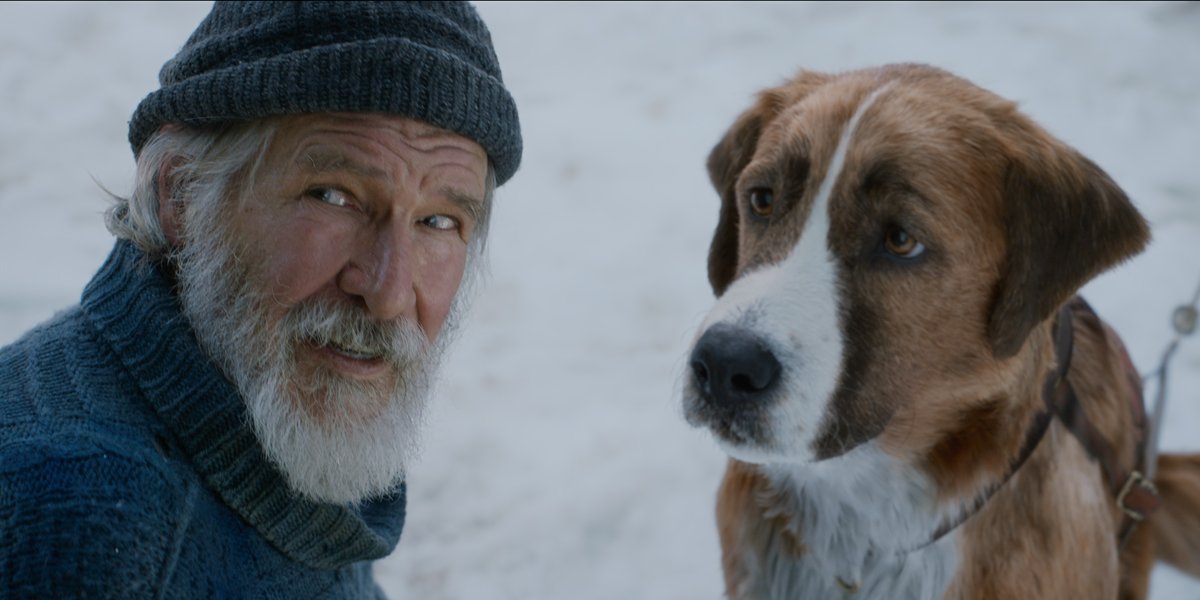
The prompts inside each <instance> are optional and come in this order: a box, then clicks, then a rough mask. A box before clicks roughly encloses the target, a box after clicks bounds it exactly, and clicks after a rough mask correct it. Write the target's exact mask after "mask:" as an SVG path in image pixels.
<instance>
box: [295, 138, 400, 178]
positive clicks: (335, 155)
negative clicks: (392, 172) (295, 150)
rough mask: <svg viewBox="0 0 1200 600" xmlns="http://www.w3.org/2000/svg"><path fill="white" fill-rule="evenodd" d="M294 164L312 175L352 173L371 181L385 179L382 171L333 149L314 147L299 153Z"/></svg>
mask: <svg viewBox="0 0 1200 600" xmlns="http://www.w3.org/2000/svg"><path fill="white" fill-rule="evenodd" d="M296 164H297V165H298V166H299V167H300V168H301V169H304V170H305V171H311V172H314V173H339V172H345V173H352V174H354V175H359V176H362V177H369V178H371V179H387V178H388V174H387V172H386V171H384V170H383V169H380V168H378V167H373V166H371V165H367V164H364V163H361V162H359V161H356V160H354V159H353V158H350V157H349V156H346V155H345V154H344V153H342V152H339V151H338V150H336V149H334V148H328V147H321V146H316V147H313V148H309V149H307V150H305V151H303V152H301V153H300V154H299V155H298V156H297V157H296Z"/></svg>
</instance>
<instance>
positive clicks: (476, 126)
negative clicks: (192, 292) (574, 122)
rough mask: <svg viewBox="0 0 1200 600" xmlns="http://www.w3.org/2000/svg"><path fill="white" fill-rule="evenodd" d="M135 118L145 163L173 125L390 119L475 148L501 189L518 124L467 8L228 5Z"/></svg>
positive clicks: (162, 76)
mask: <svg viewBox="0 0 1200 600" xmlns="http://www.w3.org/2000/svg"><path fill="white" fill-rule="evenodd" d="M158 78H159V82H160V83H161V85H162V87H161V88H160V89H158V90H156V91H154V92H152V93H151V94H150V95H148V96H146V98H145V99H143V100H142V102H141V104H139V105H138V107H137V110H136V111H134V113H133V118H132V120H131V121H130V122H129V143H130V145H132V146H133V153H134V155H135V156H136V155H138V154H139V153H140V152H141V150H142V146H143V145H145V143H146V140H147V139H149V138H150V136H151V135H152V134H153V133H154V132H155V131H157V130H158V129H159V127H161V126H162V125H164V124H166V123H182V124H185V125H190V126H202V125H209V124H215V123H225V122H230V121H245V120H250V119H256V118H262V117H268V116H274V115H288V114H296V113H312V112H381V113H391V114H397V115H402V116H406V117H411V118H415V119H419V120H421V121H424V122H426V123H429V124H431V125H435V126H437V127H441V128H443V129H447V130H450V131H453V132H456V133H459V134H461V135H463V136H464V137H467V138H469V139H472V140H474V141H475V142H476V143H478V144H479V145H480V146H482V147H483V149H484V150H485V151H487V154H488V156H489V157H490V158H491V161H492V164H493V165H494V166H495V169H496V181H497V183H498V184H500V183H504V182H505V181H507V180H508V179H509V178H510V177H512V175H513V173H515V172H516V170H517V166H518V165H519V164H520V163H521V124H520V122H519V120H518V118H517V107H516V103H515V102H513V98H512V96H511V95H509V93H508V90H507V89H505V87H504V81H503V80H502V79H501V76H500V64H499V61H498V60H497V59H496V53H495V50H494V49H493V47H492V38H491V34H490V33H489V32H488V29H487V26H486V25H485V24H484V22H483V20H482V19H481V18H480V17H479V14H478V13H477V12H476V11H475V8H474V7H473V6H471V5H470V4H468V3H466V2H350V1H346V2H336V1H335V2H236V1H234V2H224V1H218V2H216V3H215V4H214V5H213V9H212V12H211V13H209V15H208V17H207V18H205V19H204V21H203V22H201V23H200V26H199V27H198V28H197V29H196V31H195V32H194V33H192V36H191V37H190V38H188V41H187V43H186V44H184V46H183V48H182V49H181V50H180V51H179V54H177V55H175V57H174V58H172V59H171V60H169V61H167V63H166V64H165V65H163V68H162V71H161V72H160V73H159V76H158Z"/></svg>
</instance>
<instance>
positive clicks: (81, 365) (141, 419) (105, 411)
mask: <svg viewBox="0 0 1200 600" xmlns="http://www.w3.org/2000/svg"><path fill="white" fill-rule="evenodd" d="M153 421H154V417H153V415H152V414H151V411H150V410H149V407H148V406H147V404H146V403H145V402H144V401H142V400H141V399H140V390H139V388H138V386H137V385H136V383H135V382H134V381H133V379H132V378H131V377H130V375H129V374H128V372H127V371H126V369H125V367H124V366H123V365H122V363H121V361H120V359H119V358H118V356H117V355H116V354H115V353H114V352H113V350H112V349H111V348H110V347H109V345H108V344H107V343H106V342H105V341H104V340H103V339H102V338H101V336H100V335H99V334H98V332H97V331H96V329H95V328H94V327H93V326H92V324H91V322H90V321H89V320H88V319H87V317H86V316H85V315H84V313H83V311H82V310H81V309H80V308H79V307H78V306H75V307H72V308H70V309H67V310H64V311H62V312H60V313H58V314H57V315H56V316H55V317H53V318H52V319H50V320H48V321H46V322H44V323H42V324H41V325H38V326H36V327H34V328H33V329H31V330H29V331H28V332H27V333H26V334H25V335H23V336H22V337H21V338H20V339H18V340H17V341H15V342H13V343H12V344H10V345H8V346H5V347H3V348H0V451H2V450H3V448H4V447H5V446H6V445H9V444H12V443H16V442H17V441H18V440H21V439H25V438H30V439H33V438H38V437H53V436H56V435H65V436H68V437H70V436H73V435H84V434H88V433H90V434H93V435H95V436H98V437H105V436H106V435H111V436H115V437H118V438H120V437H126V436H128V435H129V433H130V432H132V431H136V430H139V429H148V428H152V423H153Z"/></svg>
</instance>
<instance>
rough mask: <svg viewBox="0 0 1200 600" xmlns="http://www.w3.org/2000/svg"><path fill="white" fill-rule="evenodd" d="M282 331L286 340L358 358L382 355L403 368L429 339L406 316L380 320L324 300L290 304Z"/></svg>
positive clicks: (424, 350)
mask: <svg viewBox="0 0 1200 600" xmlns="http://www.w3.org/2000/svg"><path fill="white" fill-rule="evenodd" d="M282 328H283V334H284V336H285V337H286V339H288V340H289V341H291V342H293V343H295V342H307V343H310V344H313V345H315V346H318V347H325V346H328V347H332V348H334V349H336V350H338V351H341V352H343V353H345V354H350V355H352V356H355V357H360V358H370V359H382V360H384V361H386V362H387V363H389V364H390V365H392V366H394V367H396V368H404V367H406V366H408V365H411V364H413V363H415V362H417V361H420V360H421V359H423V358H424V357H425V356H426V354H427V353H428V352H429V350H430V343H429V341H428V339H427V338H426V337H425V332H424V331H423V330H422V329H421V327H420V326H419V325H418V324H417V323H416V322H414V321H412V320H410V319H396V320H392V321H380V320H378V319H375V318H373V317H371V316H370V315H368V314H367V313H366V311H364V310H363V309H361V308H357V307H353V306H347V305H346V304H344V303H336V302H331V301H328V300H313V301H309V302H304V303H302V304H299V305H297V306H295V307H293V308H292V309H291V310H289V311H288V312H287V314H286V315H285V316H284V319H283V323H282Z"/></svg>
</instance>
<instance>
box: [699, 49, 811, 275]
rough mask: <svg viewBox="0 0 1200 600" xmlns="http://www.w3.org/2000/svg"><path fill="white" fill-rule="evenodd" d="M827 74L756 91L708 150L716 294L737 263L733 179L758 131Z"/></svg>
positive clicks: (710, 269) (710, 265) (747, 157)
mask: <svg viewBox="0 0 1200 600" xmlns="http://www.w3.org/2000/svg"><path fill="white" fill-rule="evenodd" d="M830 78H831V77H830V76H829V75H827V74H825V73H818V72H816V71H801V72H800V73H799V74H797V75H796V76H795V77H794V78H793V79H791V80H790V81H788V82H787V83H785V84H783V85H781V86H779V87H775V88H770V89H767V90H765V91H763V92H762V93H760V94H759V95H758V101H757V102H755V104H754V106H752V107H751V108H750V109H748V110H747V111H746V112H743V113H742V114H741V115H740V116H739V117H738V118H737V120H736V121H734V123H733V126H731V127H730V128H729V131H726V132H725V136H724V137H722V138H721V141H719V142H717V145H716V146H714V147H713V149H712V151H711V152H709V154H708V178H709V180H710V181H711V182H712V184H713V187H714V188H716V189H717V193H718V194H720V195H721V214H720V216H719V217H718V220H717V229H716V231H714V232H713V239H712V244H711V245H710V246H709V248H708V282H709V284H711V285H712V288H713V293H715V294H716V295H717V296H720V295H721V294H723V293H725V288H727V287H729V284H730V283H731V282H733V278H734V276H736V275H737V267H738V244H739V240H738V208H737V180H738V176H739V175H741V173H742V169H745V168H746V165H748V164H750V159H752V158H754V150H755V148H756V147H757V146H758V138H759V135H761V134H762V131H763V128H764V127H766V126H767V125H768V124H769V123H770V122H771V121H773V120H775V117H776V116H778V115H779V113H780V111H782V110H783V109H784V108H785V107H787V106H791V105H793V104H795V103H797V102H799V101H800V100H801V99H803V98H804V97H805V96H807V95H808V94H809V93H811V92H812V90H813V89H815V88H817V87H818V86H820V85H822V84H824V83H825V82H826V81H829V79H830Z"/></svg>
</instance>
